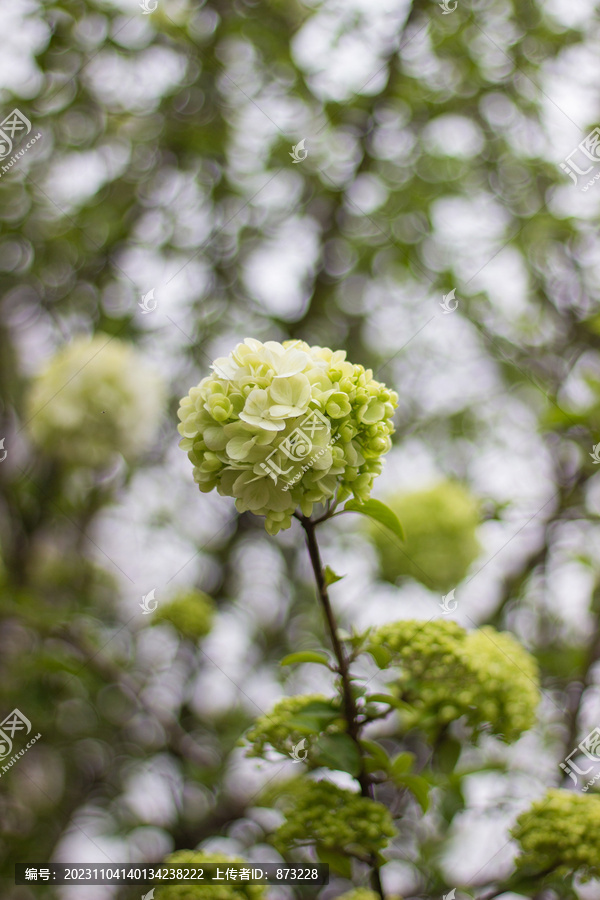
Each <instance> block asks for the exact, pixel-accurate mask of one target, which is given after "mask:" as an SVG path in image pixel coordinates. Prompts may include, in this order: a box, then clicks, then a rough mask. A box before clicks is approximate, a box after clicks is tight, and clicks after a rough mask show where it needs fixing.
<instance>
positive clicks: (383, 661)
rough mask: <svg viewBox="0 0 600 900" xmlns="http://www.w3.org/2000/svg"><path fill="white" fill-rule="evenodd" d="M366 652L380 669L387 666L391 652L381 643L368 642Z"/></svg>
mask: <svg viewBox="0 0 600 900" xmlns="http://www.w3.org/2000/svg"><path fill="white" fill-rule="evenodd" d="M367 653H370V654H371V656H372V657H373V659H374V660H375V662H376V663H377V665H378V666H379V668H380V669H386V668H387V667H388V666H389V664H390V660H391V658H392V654H391V653H390V651H389V650H388V649H387V648H386V647H382V646H381V644H369V646H368V647H367Z"/></svg>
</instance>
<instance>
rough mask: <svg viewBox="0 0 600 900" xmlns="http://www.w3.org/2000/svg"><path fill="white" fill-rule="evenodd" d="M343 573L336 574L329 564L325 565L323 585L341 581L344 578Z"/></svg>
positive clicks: (327, 585)
mask: <svg viewBox="0 0 600 900" xmlns="http://www.w3.org/2000/svg"><path fill="white" fill-rule="evenodd" d="M345 577H346V576H345V575H336V574H335V572H334V571H333V569H331V568H330V567H329V566H325V586H326V587H329V585H330V584H335V583H336V581H341V580H342V578H345Z"/></svg>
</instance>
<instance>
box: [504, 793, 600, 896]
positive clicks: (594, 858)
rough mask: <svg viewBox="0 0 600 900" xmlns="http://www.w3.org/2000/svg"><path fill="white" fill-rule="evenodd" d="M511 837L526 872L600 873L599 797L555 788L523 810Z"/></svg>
mask: <svg viewBox="0 0 600 900" xmlns="http://www.w3.org/2000/svg"><path fill="white" fill-rule="evenodd" d="M512 836H513V837H514V839H515V840H516V841H517V842H518V843H519V844H520V847H521V854H520V855H519V856H518V857H517V860H516V862H517V866H518V868H519V869H521V870H524V871H525V872H527V873H531V874H535V873H540V872H544V873H547V872H551V871H553V872H555V874H556V875H558V876H565V875H568V874H570V873H578V874H579V876H580V877H581V879H582V880H586V879H587V878H591V877H593V876H598V875H600V797H596V796H583V795H582V794H577V793H574V792H573V791H563V790H560V789H553V790H550V791H548V792H547V794H546V795H545V796H544V797H542V798H541V800H538V801H537V802H536V803H534V804H533V806H532V807H531V809H529V810H527V811H526V812H524V813H522V814H521V815H520V816H519V818H518V819H517V824H516V825H515V827H514V828H513V831H512Z"/></svg>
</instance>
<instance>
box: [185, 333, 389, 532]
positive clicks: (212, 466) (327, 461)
mask: <svg viewBox="0 0 600 900" xmlns="http://www.w3.org/2000/svg"><path fill="white" fill-rule="evenodd" d="M212 369H213V374H212V375H210V376H208V377H206V378H203V379H202V381H201V382H200V383H199V384H198V385H197V386H196V387H193V388H192V389H191V390H190V392H189V394H188V395H187V396H186V397H184V398H183V399H182V401H181V404H180V408H179V418H180V420H181V421H180V425H179V432H180V434H181V435H182V438H183V440H182V441H181V443H180V446H181V447H182V448H183V449H184V450H186V451H187V453H188V456H189V458H190V460H191V462H192V463H193V465H194V480H195V481H196V482H197V484H198V486H199V488H200V490H201V491H203V492H208V491H211V490H213V489H214V488H216V489H217V490H218V491H219V493H220V494H223V495H224V496H227V497H234V498H235V501H236V507H237V509H238V511H239V512H246V511H250V512H253V513H254V514H255V515H259V516H265V517H266V523H265V527H266V529H267V531H268V532H269V533H270V534H276V533H277V532H278V531H280V530H281V529H282V528H289V527H290V525H291V517H292V513H293V512H294V511H295V510H296V509H298V508H300V509H301V511H302V512H303V514H304V515H307V516H309V515H311V513H312V509H313V506H314V504H316V503H324V502H325V501H326V500H329V499H330V498H331V497H333V495H334V494H335V493H336V491H337V495H338V498H339V499H340V500H344V499H347V498H348V497H350V496H352V495H353V496H354V497H355V498H356V499H357V500H360V501H365V500H367V499H368V497H369V495H370V492H371V487H372V484H373V481H374V479H375V477H376V476H377V475H378V474H379V473H380V471H381V466H382V460H381V457H382V456H383V455H384V454H385V453H387V451H388V450H389V449H390V447H391V435H392V434H393V431H394V427H393V425H392V416H393V413H394V409H395V408H396V406H397V403H398V395H397V394H396V393H395V392H394V391H390V390H388V389H387V388H386V387H385V385H384V384H381V383H380V382H378V381H375V379H374V378H373V372H372V371H371V370H370V369H364V368H363V367H362V366H359V365H353V364H352V363H349V362H348V361H347V360H346V353H345V351H343V350H337V351H332V350H329V349H328V348H327V347H310V346H309V345H308V344H306V343H304V342H303V341H286V342H285V343H283V344H280V343H278V342H277V341H266V342H265V343H264V344H263V343H261V342H260V341H257V340H254V339H253V338H246V340H245V341H244V343H243V344H238V345H237V347H236V348H235V350H233V352H232V353H230V354H229V356H227V357H223V358H221V359H217V360H215V362H214V363H213V365H212Z"/></svg>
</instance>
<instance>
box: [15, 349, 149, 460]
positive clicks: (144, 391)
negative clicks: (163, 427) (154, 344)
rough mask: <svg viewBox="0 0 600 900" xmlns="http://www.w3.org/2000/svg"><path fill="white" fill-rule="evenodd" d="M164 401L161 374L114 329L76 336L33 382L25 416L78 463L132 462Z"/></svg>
mask: <svg viewBox="0 0 600 900" xmlns="http://www.w3.org/2000/svg"><path fill="white" fill-rule="evenodd" d="M164 402H165V392H164V388H163V385H162V382H161V380H160V378H159V377H158V376H157V375H156V374H155V373H154V372H153V371H152V370H151V369H150V367H149V366H148V365H146V364H145V363H144V361H143V358H142V357H141V355H140V353H139V352H138V351H137V350H135V349H134V348H133V347H132V346H130V345H129V344H127V343H125V342H123V341H119V340H118V339H116V338H111V337H109V336H108V335H102V336H100V335H96V336H95V337H93V338H87V337H82V338H76V339H75V340H74V341H73V342H72V343H71V344H69V345H67V346H66V347H63V348H61V349H60V350H59V351H58V352H57V353H56V355H55V356H54V357H52V359H51V360H50V362H49V363H48V365H47V366H46V368H45V370H44V371H43V372H41V374H40V375H39V376H38V377H37V378H36V379H35V381H34V383H33V385H32V386H31V389H30V392H29V396H28V403H27V419H28V427H29V432H30V434H31V437H32V439H33V440H34V442H35V443H36V444H37V445H38V446H40V447H41V448H43V450H44V452H45V453H46V454H47V455H48V456H51V457H54V458H55V459H58V460H61V461H62V462H65V463H70V464H73V465H80V466H89V467H99V466H104V465H108V464H109V463H110V462H111V461H112V460H113V458H114V457H115V455H116V454H117V453H121V455H122V456H123V457H124V458H125V459H126V460H128V461H131V460H134V459H136V458H137V457H139V456H141V455H142V454H143V453H144V452H146V451H147V450H149V449H150V447H151V443H152V440H153V437H154V435H155V433H156V429H157V426H158V423H159V420H160V416H161V413H162V410H163V406H164Z"/></svg>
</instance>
